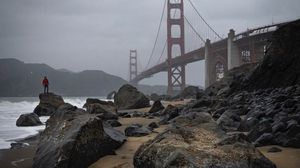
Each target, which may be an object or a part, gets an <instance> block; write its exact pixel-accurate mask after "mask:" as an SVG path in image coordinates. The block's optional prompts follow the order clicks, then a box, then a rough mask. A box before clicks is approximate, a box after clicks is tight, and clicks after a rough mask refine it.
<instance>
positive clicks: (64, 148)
mask: <svg viewBox="0 0 300 168" xmlns="http://www.w3.org/2000/svg"><path fill="white" fill-rule="evenodd" d="M125 140H126V137H125V136H124V134H122V133H121V132H120V131H117V130H115V129H113V128H112V127H108V126H106V124H105V123H102V120H101V119H100V118H98V117H97V116H96V114H90V113H88V112H86V111H84V110H83V109H79V108H77V107H75V106H72V105H70V104H65V105H62V106H60V107H59V108H58V109H57V111H56V112H55V113H54V114H53V115H52V116H51V117H50V118H49V120H48V121H47V125H46V129H45V130H44V131H43V132H42V133H41V137H40V141H39V144H38V145H37V151H36V154H35V157H34V159H33V160H34V162H33V166H32V167H33V168H41V167H43V168H54V167H72V168H82V167H88V166H89V165H91V164H92V163H94V162H96V161H97V160H98V159H99V158H101V157H103V156H106V155H111V154H114V153H115V152H114V151H115V150H116V149H117V148H119V147H120V146H121V145H122V144H123V143H124V142H125Z"/></svg>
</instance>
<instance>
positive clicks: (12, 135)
mask: <svg viewBox="0 0 300 168" xmlns="http://www.w3.org/2000/svg"><path fill="white" fill-rule="evenodd" d="M95 98H98V99H101V100H105V99H103V97H95ZM86 99H87V97H65V98H64V101H65V102H66V103H70V104H72V105H74V106H77V107H78V108H82V106H83V105H84V103H85V102H86ZM38 104H39V100H38V99H36V98H32V97H29V98H0V149H3V148H10V143H11V142H12V141H13V140H15V139H22V138H26V137H28V136H32V135H35V134H37V133H38V131H40V130H43V129H44V128H45V126H44V125H43V126H36V127H17V126H16V120H17V119H18V118H19V116H20V115H21V114H24V113H32V112H33V110H34V108H35V107H36V106H37V105H38ZM40 119H41V121H42V122H45V121H46V120H47V119H48V117H40Z"/></svg>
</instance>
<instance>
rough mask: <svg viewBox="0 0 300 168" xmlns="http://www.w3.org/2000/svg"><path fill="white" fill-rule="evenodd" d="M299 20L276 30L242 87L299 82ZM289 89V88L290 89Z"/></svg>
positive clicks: (251, 88)
mask: <svg viewBox="0 0 300 168" xmlns="http://www.w3.org/2000/svg"><path fill="white" fill-rule="evenodd" d="M299 39H300V20H297V21H294V22H291V23H288V24H286V25H283V26H281V27H280V28H279V29H278V30H276V31H275V32H274V33H273V35H272V38H271V39H270V40H271V45H270V47H269V48H268V50H267V52H266V56H265V57H264V59H263V61H262V63H260V65H259V66H258V67H257V68H256V69H255V70H254V72H253V73H252V74H251V75H250V76H249V78H248V80H247V82H244V83H245V86H243V88H244V89H247V90H258V89H260V88H261V89H264V88H280V87H288V86H293V85H296V84H300V72H299V71H298V67H299V64H300V57H299V56H298V55H299V53H300V48H299V45H300V41H299ZM290 90H291V89H290Z"/></svg>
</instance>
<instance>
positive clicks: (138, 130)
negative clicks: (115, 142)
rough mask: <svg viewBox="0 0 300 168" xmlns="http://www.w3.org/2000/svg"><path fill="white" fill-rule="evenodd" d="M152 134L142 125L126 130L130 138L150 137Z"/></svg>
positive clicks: (132, 126) (131, 126) (134, 125)
mask: <svg viewBox="0 0 300 168" xmlns="http://www.w3.org/2000/svg"><path fill="white" fill-rule="evenodd" d="M150 133H151V130H149V129H148V128H146V127H143V126H142V125H140V124H132V125H130V126H129V127H127V128H126V129H125V135H126V136H130V137H141V136H146V135H149V134H150Z"/></svg>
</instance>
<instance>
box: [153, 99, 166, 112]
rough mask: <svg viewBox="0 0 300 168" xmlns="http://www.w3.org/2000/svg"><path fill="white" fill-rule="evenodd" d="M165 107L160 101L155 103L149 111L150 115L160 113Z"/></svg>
mask: <svg viewBox="0 0 300 168" xmlns="http://www.w3.org/2000/svg"><path fill="white" fill-rule="evenodd" d="M164 108H165V107H164V106H163V105H162V104H161V102H160V101H159V100H157V101H155V102H154V103H153V105H152V107H151V109H150V110H149V113H156V112H158V111H161V110H163V109H164Z"/></svg>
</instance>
